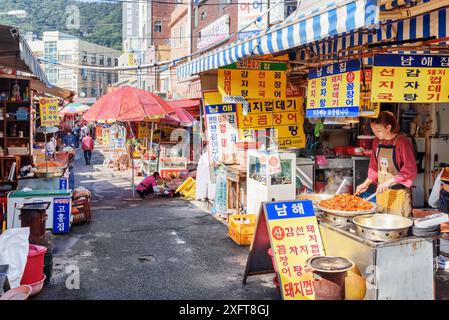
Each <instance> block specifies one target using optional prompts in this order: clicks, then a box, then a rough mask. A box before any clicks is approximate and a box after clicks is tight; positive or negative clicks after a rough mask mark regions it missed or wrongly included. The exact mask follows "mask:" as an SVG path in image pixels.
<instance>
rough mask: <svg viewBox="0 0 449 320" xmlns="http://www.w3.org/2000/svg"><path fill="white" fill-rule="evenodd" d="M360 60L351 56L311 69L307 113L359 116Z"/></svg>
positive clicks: (314, 115)
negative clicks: (347, 58)
mask: <svg viewBox="0 0 449 320" xmlns="http://www.w3.org/2000/svg"><path fill="white" fill-rule="evenodd" d="M359 107H360V61H359V60H350V61H344V62H339V63H334V64H331V65H328V66H324V67H321V68H316V69H312V70H310V73H309V81H308V87H307V109H306V116H307V117H317V118H318V117H357V116H359Z"/></svg>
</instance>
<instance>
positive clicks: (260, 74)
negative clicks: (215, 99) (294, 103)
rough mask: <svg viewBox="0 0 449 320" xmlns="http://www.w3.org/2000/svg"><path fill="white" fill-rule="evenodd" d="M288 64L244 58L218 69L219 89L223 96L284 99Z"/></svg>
mask: <svg viewBox="0 0 449 320" xmlns="http://www.w3.org/2000/svg"><path fill="white" fill-rule="evenodd" d="M286 70H287V64H286V63H285V62H267V61H261V60H243V61H239V62H236V63H233V64H231V65H228V66H226V67H223V68H220V69H218V90H219V91H220V93H221V94H222V95H223V96H233V97H236V96H237V97H244V98H245V99H284V98H285V93H286V90H287V75H286Z"/></svg>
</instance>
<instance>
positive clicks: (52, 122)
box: [39, 98, 59, 126]
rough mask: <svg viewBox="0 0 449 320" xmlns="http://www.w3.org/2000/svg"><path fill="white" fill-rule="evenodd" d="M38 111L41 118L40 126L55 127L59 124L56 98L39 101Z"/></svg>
mask: <svg viewBox="0 0 449 320" xmlns="http://www.w3.org/2000/svg"><path fill="white" fill-rule="evenodd" d="M39 111H40V118H41V126H57V125H58V124H59V119H58V99H57V98H42V99H40V100H39Z"/></svg>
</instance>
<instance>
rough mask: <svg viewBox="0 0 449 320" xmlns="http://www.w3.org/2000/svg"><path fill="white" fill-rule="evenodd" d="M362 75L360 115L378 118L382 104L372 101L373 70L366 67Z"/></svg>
mask: <svg viewBox="0 0 449 320" xmlns="http://www.w3.org/2000/svg"><path fill="white" fill-rule="evenodd" d="M361 75H362V81H361V86H360V116H361V117H367V118H377V117H378V116H379V112H380V104H379V103H377V102H372V101H371V87H372V81H373V70H372V69H365V70H363V71H362V73H361Z"/></svg>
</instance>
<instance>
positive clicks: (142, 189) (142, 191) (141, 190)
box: [136, 172, 162, 199]
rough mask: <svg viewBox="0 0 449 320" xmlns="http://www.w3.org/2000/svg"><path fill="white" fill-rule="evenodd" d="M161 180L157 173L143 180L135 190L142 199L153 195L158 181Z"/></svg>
mask: <svg viewBox="0 0 449 320" xmlns="http://www.w3.org/2000/svg"><path fill="white" fill-rule="evenodd" d="M160 179H162V178H161V176H160V175H159V172H155V173H153V175H151V176H148V177H146V178H145V179H143V180H142V181H141V182H140V183H139V185H138V186H137V188H136V191H137V193H138V194H139V196H140V197H141V198H142V199H145V196H146V195H148V194H153V193H154V187H156V186H157V182H158V180H160Z"/></svg>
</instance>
